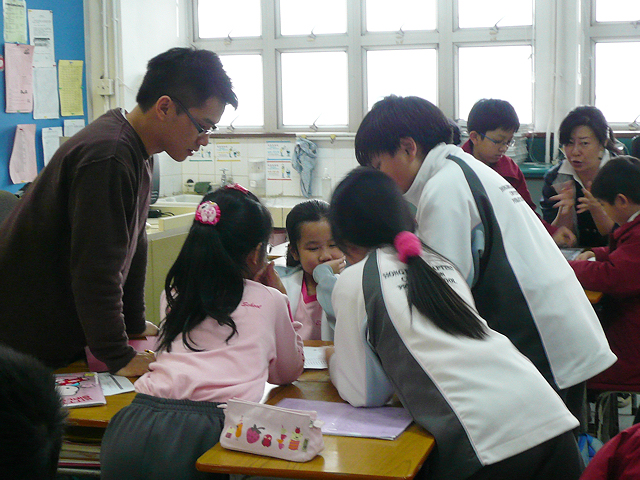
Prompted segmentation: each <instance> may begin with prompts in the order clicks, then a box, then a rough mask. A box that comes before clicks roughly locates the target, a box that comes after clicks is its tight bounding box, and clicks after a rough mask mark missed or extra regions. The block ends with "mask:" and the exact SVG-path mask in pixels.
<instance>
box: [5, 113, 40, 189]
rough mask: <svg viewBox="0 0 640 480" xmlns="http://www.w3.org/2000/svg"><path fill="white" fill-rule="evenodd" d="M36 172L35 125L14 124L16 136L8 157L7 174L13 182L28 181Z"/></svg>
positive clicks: (34, 176)
mask: <svg viewBox="0 0 640 480" xmlns="http://www.w3.org/2000/svg"><path fill="white" fill-rule="evenodd" d="M37 174H38V167H37V165H36V125H35V124H25V125H16V136H15V138H14V140H13V150H12V151H11V158H10V159H9V175H10V176H11V181H12V182H13V183H25V182H30V181H32V180H33V179H34V178H36V175H37Z"/></svg>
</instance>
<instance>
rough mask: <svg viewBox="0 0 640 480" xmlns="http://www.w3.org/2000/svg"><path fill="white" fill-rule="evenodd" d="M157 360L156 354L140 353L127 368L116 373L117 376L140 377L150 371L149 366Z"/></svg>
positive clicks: (149, 352)
mask: <svg viewBox="0 0 640 480" xmlns="http://www.w3.org/2000/svg"><path fill="white" fill-rule="evenodd" d="M155 359H156V354H155V353H154V352H152V351H150V350H148V351H145V352H138V353H136V356H135V357H133V358H132V359H131V361H130V362H129V363H128V364H127V365H126V366H124V367H122V368H121V369H120V370H118V371H117V372H116V375H122V376H123V377H139V376H140V375H143V374H145V373H146V372H148V371H149V364H150V363H151V362H153V361H155Z"/></svg>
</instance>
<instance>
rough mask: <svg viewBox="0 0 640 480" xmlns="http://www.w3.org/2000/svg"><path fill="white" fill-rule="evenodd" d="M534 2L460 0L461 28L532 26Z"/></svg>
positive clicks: (520, 0) (459, 17)
mask: <svg viewBox="0 0 640 480" xmlns="http://www.w3.org/2000/svg"><path fill="white" fill-rule="evenodd" d="M532 23H533V0H517V1H514V0H458V25H459V26H460V28H481V27H493V26H494V25H497V26H498V27H512V26H517V25H532Z"/></svg>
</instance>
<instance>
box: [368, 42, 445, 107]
mask: <svg viewBox="0 0 640 480" xmlns="http://www.w3.org/2000/svg"><path fill="white" fill-rule="evenodd" d="M407 65H410V66H411V67H410V68H411V75H398V72H402V71H406V69H407ZM437 78H438V68H437V59H436V50H435V49H433V48H429V49H421V50H411V49H404V50H370V51H368V52H367V92H368V100H369V103H368V110H369V109H371V107H372V106H373V104H374V103H376V102H377V101H378V100H380V99H382V98H383V97H385V96H387V95H390V94H392V93H393V94H395V95H400V96H403V97H405V96H408V95H416V96H418V97H422V98H426V99H427V100H429V101H430V102H431V103H434V104H436V105H437V101H438V93H437V86H436V83H437Z"/></svg>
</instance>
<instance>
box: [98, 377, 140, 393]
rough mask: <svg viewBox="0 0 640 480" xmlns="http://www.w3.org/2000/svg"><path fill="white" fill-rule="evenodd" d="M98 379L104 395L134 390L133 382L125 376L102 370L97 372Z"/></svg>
mask: <svg viewBox="0 0 640 480" xmlns="http://www.w3.org/2000/svg"><path fill="white" fill-rule="evenodd" d="M98 380H100V386H101V387H102V392H103V393H104V396H105V397H108V396H109V395H117V394H118V393H127V392H133V391H134V388H133V383H131V381H130V380H129V379H128V378H127V377H122V376H120V375H112V374H110V373H109V372H103V373H99V374H98Z"/></svg>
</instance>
